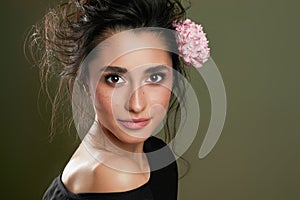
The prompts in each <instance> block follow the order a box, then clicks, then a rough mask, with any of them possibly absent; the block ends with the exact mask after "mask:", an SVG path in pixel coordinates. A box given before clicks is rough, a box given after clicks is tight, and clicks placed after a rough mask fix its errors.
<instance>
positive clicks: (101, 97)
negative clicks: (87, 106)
mask: <svg viewBox="0 0 300 200" xmlns="http://www.w3.org/2000/svg"><path fill="white" fill-rule="evenodd" d="M101 91H102V92H101ZM103 91H104V92H103ZM122 99H124V98H122V97H121V95H120V94H119V93H118V92H117V91H115V92H114V90H109V89H105V90H97V92H96V94H95V101H94V102H95V108H96V112H97V114H98V115H100V116H98V117H102V116H105V118H106V117H110V116H112V115H113V114H114V112H116V110H119V109H120V106H122ZM113 109H114V111H113Z"/></svg>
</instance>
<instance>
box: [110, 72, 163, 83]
mask: <svg viewBox="0 0 300 200" xmlns="http://www.w3.org/2000/svg"><path fill="white" fill-rule="evenodd" d="M154 76H159V77H160V80H159V81H151V80H149V79H151V78H153V77H154ZM113 77H117V78H119V80H120V79H121V80H123V81H122V82H121V83H118V82H116V83H114V82H112V81H111V78H113ZM165 77H166V74H164V73H154V74H151V75H150V76H149V77H148V78H147V79H146V82H147V83H150V84H158V83H160V82H162V81H164V79H165ZM104 79H105V82H106V83H107V84H109V85H113V86H115V85H118V84H122V83H125V82H126V81H125V80H124V78H123V77H122V76H121V75H119V74H116V73H110V74H107V75H105V76H104ZM148 80H149V81H148Z"/></svg>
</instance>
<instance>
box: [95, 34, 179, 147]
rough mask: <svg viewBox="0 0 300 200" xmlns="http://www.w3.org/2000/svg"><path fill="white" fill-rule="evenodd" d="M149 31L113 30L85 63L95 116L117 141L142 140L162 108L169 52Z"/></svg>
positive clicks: (169, 85)
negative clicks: (88, 62) (115, 31)
mask: <svg viewBox="0 0 300 200" xmlns="http://www.w3.org/2000/svg"><path fill="white" fill-rule="evenodd" d="M166 49H167V48H166V47H165V45H164V43H163V42H162V40H161V39H159V38H158V36H157V35H155V34H153V33H147V32H139V33H133V32H126V33H122V34H115V35H114V36H113V37H112V38H110V39H109V41H107V42H105V44H103V47H102V48H101V51H99V53H98V54H96V55H97V56H96V58H95V59H93V60H92V62H91V63H90V70H89V76H90V93H91V96H92V98H93V103H94V109H95V113H96V118H97V120H98V122H99V123H100V124H101V127H102V129H103V131H104V133H106V135H107V134H108V135H109V136H110V137H113V138H115V139H117V140H119V141H121V142H122V143H128V144H135V143H141V142H144V141H145V140H146V139H147V138H148V137H149V136H150V135H151V134H152V133H153V132H154V131H155V129H156V128H157V126H159V125H160V123H161V122H162V120H163V119H164V117H165V114H166V112H167V109H168V105H169V100H170V96H171V90H172V82H173V71H172V70H173V68H172V59H171V57H170V54H169V53H168V52H167V51H166Z"/></svg>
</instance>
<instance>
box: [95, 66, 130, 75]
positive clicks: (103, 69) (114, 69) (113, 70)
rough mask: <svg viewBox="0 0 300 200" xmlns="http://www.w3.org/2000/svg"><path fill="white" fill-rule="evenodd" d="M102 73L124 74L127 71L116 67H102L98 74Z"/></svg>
mask: <svg viewBox="0 0 300 200" xmlns="http://www.w3.org/2000/svg"><path fill="white" fill-rule="evenodd" d="M102 71H105V72H116V73H122V74H125V73H126V72H127V69H125V68H122V67H117V66H107V67H103V68H102V69H100V72H102Z"/></svg>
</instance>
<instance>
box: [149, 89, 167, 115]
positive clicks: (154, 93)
mask: <svg viewBox="0 0 300 200" xmlns="http://www.w3.org/2000/svg"><path fill="white" fill-rule="evenodd" d="M148 97H149V103H150V112H152V113H155V112H159V113H165V112H167V109H168V106H169V102H170V97H171V91H170V89H168V88H159V89H156V90H151V91H150V92H149V93H148Z"/></svg>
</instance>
